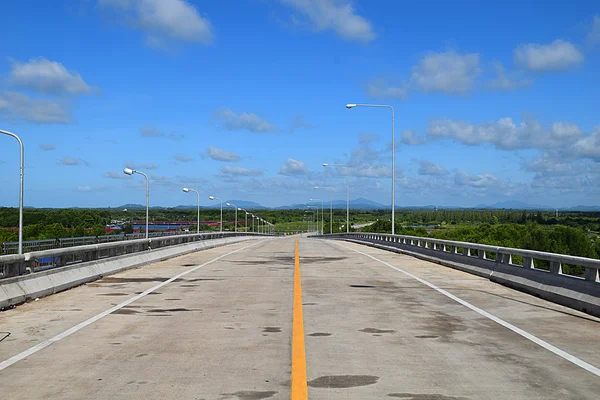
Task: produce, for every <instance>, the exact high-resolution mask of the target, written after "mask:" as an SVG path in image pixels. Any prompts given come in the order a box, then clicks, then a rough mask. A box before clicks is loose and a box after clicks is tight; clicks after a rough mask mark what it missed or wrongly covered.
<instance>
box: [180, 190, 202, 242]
mask: <svg viewBox="0 0 600 400" xmlns="http://www.w3.org/2000/svg"><path fill="white" fill-rule="evenodd" d="M183 191H184V192H186V193H189V192H194V193H196V194H197V195H198V224H197V225H196V233H200V193H198V191H197V190H194V189H189V188H183Z"/></svg>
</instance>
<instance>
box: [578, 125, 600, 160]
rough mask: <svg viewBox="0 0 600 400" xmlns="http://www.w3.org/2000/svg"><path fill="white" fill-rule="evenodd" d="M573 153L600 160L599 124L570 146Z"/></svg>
mask: <svg viewBox="0 0 600 400" xmlns="http://www.w3.org/2000/svg"><path fill="white" fill-rule="evenodd" d="M572 151H573V155H574V156H576V157H586V158H590V159H592V160H595V161H600V125H598V126H596V128H595V129H594V132H593V133H592V134H591V135H587V136H584V137H581V138H580V139H579V140H577V141H576V142H575V144H574V145H573V147H572Z"/></svg>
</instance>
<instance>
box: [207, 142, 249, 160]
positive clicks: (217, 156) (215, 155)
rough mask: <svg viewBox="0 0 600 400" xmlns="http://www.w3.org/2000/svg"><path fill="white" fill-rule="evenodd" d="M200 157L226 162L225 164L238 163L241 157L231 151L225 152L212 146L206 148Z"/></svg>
mask: <svg viewBox="0 0 600 400" xmlns="http://www.w3.org/2000/svg"><path fill="white" fill-rule="evenodd" d="M202 157H209V158H212V159H213V160H215V161H227V162H235V161H240V160H241V159H242V157H240V156H239V154H236V153H234V152H232V151H225V150H221V149H218V148H216V147H215V146H213V145H210V146H208V148H207V149H206V152H205V153H203V154H202Z"/></svg>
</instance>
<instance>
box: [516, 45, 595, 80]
mask: <svg viewBox="0 0 600 400" xmlns="http://www.w3.org/2000/svg"><path fill="white" fill-rule="evenodd" d="M583 59H584V56H583V53H582V52H581V51H580V50H579V49H578V48H577V47H575V45H573V44H572V43H570V42H567V41H565V40H555V41H554V42H552V43H549V44H538V43H527V44H521V45H519V46H517V48H516V49H515V50H514V52H513V60H514V62H515V64H516V65H518V66H520V67H522V68H526V69H528V70H530V71H533V72H552V71H563V70H566V69H569V68H572V67H576V66H578V65H580V64H581V63H583Z"/></svg>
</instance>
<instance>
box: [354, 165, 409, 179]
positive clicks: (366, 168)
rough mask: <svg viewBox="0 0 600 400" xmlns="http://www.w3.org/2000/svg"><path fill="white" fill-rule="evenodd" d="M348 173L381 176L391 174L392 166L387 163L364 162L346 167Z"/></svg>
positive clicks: (372, 176)
mask: <svg viewBox="0 0 600 400" xmlns="http://www.w3.org/2000/svg"><path fill="white" fill-rule="evenodd" d="M396 172H398V171H396ZM348 174H349V175H352V176H358V177H363V178H383V177H390V176H392V168H391V167H388V166H387V165H381V164H370V163H364V164H361V165H359V166H357V167H352V168H348Z"/></svg>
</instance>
